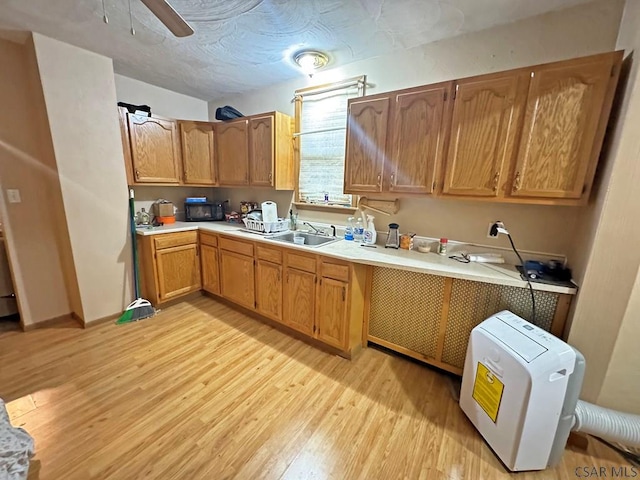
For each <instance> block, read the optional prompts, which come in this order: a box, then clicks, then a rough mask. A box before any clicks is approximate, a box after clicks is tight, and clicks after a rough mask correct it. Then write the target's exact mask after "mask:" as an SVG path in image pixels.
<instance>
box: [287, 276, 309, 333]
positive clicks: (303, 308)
mask: <svg viewBox="0 0 640 480" xmlns="http://www.w3.org/2000/svg"><path fill="white" fill-rule="evenodd" d="M316 283H317V277H316V274H315V273H310V272H305V271H304V270H298V269H295V268H287V270H286V273H285V288H284V323H285V325H287V326H289V327H291V328H293V329H294V330H297V331H299V332H302V333H304V334H305V335H309V336H313V334H314V333H315V332H314V329H315V323H314V319H315V314H316Z"/></svg>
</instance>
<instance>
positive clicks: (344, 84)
mask: <svg viewBox="0 0 640 480" xmlns="http://www.w3.org/2000/svg"><path fill="white" fill-rule="evenodd" d="M355 85H357V86H358V87H362V88H363V89H366V87H367V86H371V85H370V84H367V76H366V75H360V76H359V77H352V78H347V79H345V80H342V81H340V82H333V83H326V84H324V85H318V86H315V87H306V88H300V89H298V90H296V91H295V92H294V95H295V96H294V100H295V97H304V96H309V95H318V94H321V93H327V92H332V91H334V90H340V89H341V88H348V87H351V86H355ZM363 94H364V92H363Z"/></svg>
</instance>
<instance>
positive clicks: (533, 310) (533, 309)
mask: <svg viewBox="0 0 640 480" xmlns="http://www.w3.org/2000/svg"><path fill="white" fill-rule="evenodd" d="M507 238H508V239H509V243H510V244H511V248H513V251H514V252H516V255H517V256H518V260H520V265H522V269H523V271H524V260H522V257H521V256H520V253H518V250H517V249H516V246H515V244H514V243H513V239H512V238H511V234H510V233H509V232H507ZM525 278H526V280H527V285H529V291H530V292H531V316H532V318H531V323H536V297H535V295H534V294H533V286H532V285H531V280H530V279H529V277H528V276H527V275H526V274H525Z"/></svg>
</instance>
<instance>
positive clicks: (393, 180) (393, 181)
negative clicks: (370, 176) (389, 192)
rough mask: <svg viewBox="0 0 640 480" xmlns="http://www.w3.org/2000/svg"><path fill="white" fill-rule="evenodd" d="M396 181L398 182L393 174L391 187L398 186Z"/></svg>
mask: <svg viewBox="0 0 640 480" xmlns="http://www.w3.org/2000/svg"><path fill="white" fill-rule="evenodd" d="M395 180H396V177H395V175H394V174H393V173H392V174H391V186H395V184H396V182H395Z"/></svg>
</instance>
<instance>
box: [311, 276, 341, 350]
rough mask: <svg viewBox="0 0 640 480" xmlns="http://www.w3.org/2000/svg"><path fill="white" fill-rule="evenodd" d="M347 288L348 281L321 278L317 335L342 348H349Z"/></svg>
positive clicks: (326, 341)
mask: <svg viewBox="0 0 640 480" xmlns="http://www.w3.org/2000/svg"><path fill="white" fill-rule="evenodd" d="M347 289H348V284H347V283H346V282H341V281H339V280H333V279H332V278H322V279H321V280H320V289H319V290H320V293H319V295H318V316H317V317H316V337H317V338H318V340H321V341H323V342H325V343H327V344H329V345H332V346H334V347H337V348H339V349H341V350H345V349H346V348H347Z"/></svg>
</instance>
